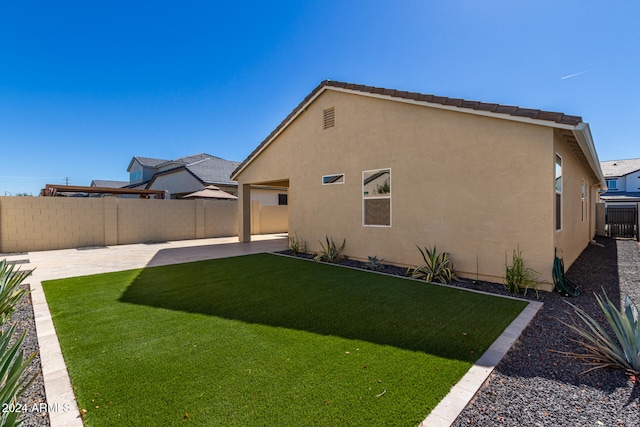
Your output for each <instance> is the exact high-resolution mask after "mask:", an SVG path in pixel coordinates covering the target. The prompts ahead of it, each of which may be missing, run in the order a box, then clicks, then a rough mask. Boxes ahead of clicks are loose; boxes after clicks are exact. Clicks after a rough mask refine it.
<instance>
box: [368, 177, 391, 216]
mask: <svg viewBox="0 0 640 427" xmlns="http://www.w3.org/2000/svg"><path fill="white" fill-rule="evenodd" d="M362 223H363V225H369V226H382V227H390V226H391V169H375V170H369V171H364V172H362Z"/></svg>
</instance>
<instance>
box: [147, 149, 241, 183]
mask: <svg viewBox="0 0 640 427" xmlns="http://www.w3.org/2000/svg"><path fill="white" fill-rule="evenodd" d="M165 163H166V164H167V165H170V164H172V163H175V164H177V165H176V166H175V167H173V168H170V169H167V170H164V171H162V172H158V173H156V174H155V175H154V178H155V177H156V176H161V175H166V174H171V173H174V172H177V171H179V170H184V169H186V170H187V171H189V172H190V173H191V174H192V175H193V176H195V177H196V178H197V179H199V180H200V181H201V182H202V183H204V184H235V181H231V179H230V176H231V172H233V170H234V169H235V168H236V167H238V165H239V164H240V162H234V161H231V160H225V159H222V158H220V157H216V156H212V155H210V154H206V153H201V154H194V155H192V156H187V157H181V158H179V159H176V160H170V161H167V162H165ZM152 180H153V178H152Z"/></svg>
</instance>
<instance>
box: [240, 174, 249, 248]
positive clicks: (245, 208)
mask: <svg viewBox="0 0 640 427" xmlns="http://www.w3.org/2000/svg"><path fill="white" fill-rule="evenodd" d="M238 215H239V218H238V219H239V221H238V228H239V230H238V239H239V240H240V241H241V242H242V243H247V242H250V241H251V185H249V184H242V185H239V186H238Z"/></svg>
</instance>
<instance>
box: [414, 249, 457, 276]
mask: <svg viewBox="0 0 640 427" xmlns="http://www.w3.org/2000/svg"><path fill="white" fill-rule="evenodd" d="M418 250H419V251H420V254H421V255H422V259H423V260H424V264H421V265H419V266H417V267H416V268H414V269H413V272H411V277H413V278H420V279H421V278H424V280H426V281H427V282H433V281H438V282H440V283H443V284H447V283H451V281H452V280H455V279H457V277H456V272H455V270H454V268H453V263H452V261H451V258H449V254H448V253H447V252H442V253H440V254H439V253H438V251H437V249H436V246H435V245H433V248H428V247H426V246H425V248H424V250H422V249H421V248H420V246H418ZM410 271H411V268H409V269H407V274H408V273H409V272H410Z"/></svg>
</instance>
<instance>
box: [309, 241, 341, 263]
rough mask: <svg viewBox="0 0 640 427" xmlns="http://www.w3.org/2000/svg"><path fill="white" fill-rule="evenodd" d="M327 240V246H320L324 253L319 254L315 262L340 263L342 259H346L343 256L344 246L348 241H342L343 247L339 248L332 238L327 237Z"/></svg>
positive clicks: (316, 255)
mask: <svg viewBox="0 0 640 427" xmlns="http://www.w3.org/2000/svg"><path fill="white" fill-rule="evenodd" d="M325 240H326V243H327V245H326V246H325V245H323V244H322V242H320V241H318V243H320V246H322V251H320V252H317V253H316V254H315V256H314V257H313V259H314V260H315V261H324V262H338V261H340V260H341V259H344V255H342V251H343V250H344V245H345V242H346V240H344V239H343V240H342V245H341V246H340V247H337V246H336V244H335V243H334V241H333V239H332V238H329V237H327V236H325Z"/></svg>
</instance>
